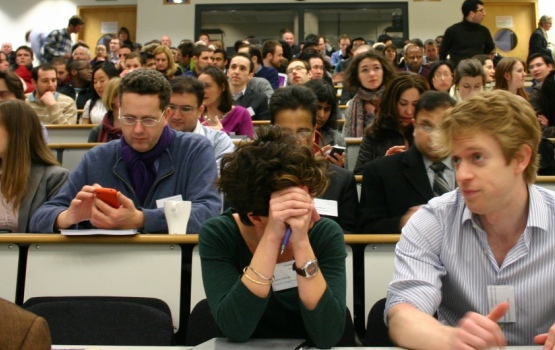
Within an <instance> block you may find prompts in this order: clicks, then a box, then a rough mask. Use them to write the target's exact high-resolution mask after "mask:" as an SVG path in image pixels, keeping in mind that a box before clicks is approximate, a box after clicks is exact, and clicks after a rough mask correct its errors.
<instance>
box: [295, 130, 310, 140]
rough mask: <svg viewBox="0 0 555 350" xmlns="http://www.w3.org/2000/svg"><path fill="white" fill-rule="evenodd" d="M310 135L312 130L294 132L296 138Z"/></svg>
mask: <svg viewBox="0 0 555 350" xmlns="http://www.w3.org/2000/svg"><path fill="white" fill-rule="evenodd" d="M311 135H312V131H298V132H296V133H295V134H294V136H295V137H296V138H298V139H306V138H307V137H309V136H311Z"/></svg>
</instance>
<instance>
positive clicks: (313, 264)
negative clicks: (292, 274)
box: [293, 259, 320, 278]
mask: <svg viewBox="0 0 555 350" xmlns="http://www.w3.org/2000/svg"><path fill="white" fill-rule="evenodd" d="M293 271H296V272H297V274H298V275H300V276H303V277H305V278H312V277H314V276H316V274H317V273H318V271H320V267H319V266H318V260H316V259H314V260H308V261H307V262H306V264H304V266H303V267H301V268H300V269H298V268H297V267H296V266H295V263H293Z"/></svg>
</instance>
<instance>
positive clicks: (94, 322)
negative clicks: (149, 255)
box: [23, 296, 173, 346]
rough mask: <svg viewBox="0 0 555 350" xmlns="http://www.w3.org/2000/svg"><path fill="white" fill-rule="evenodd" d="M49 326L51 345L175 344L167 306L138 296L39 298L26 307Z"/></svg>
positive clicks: (25, 306) (33, 299)
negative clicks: (42, 318) (43, 319)
mask: <svg viewBox="0 0 555 350" xmlns="http://www.w3.org/2000/svg"><path fill="white" fill-rule="evenodd" d="M23 308H24V309H27V310H29V311H31V312H33V313H35V314H37V315H39V316H42V317H44V318H45V319H46V321H47V322H48V325H49V326H50V333H51V335H52V343H53V344H60V345H67V344H80V345H137V346H139V345H144V346H146V345H158V346H163V345H173V324H172V318H171V311H170V309H169V307H168V305H167V304H166V303H165V302H163V301H162V300H159V299H154V298H137V297H96V296H92V297H89V296H86V297H36V298H31V299H29V300H27V301H26V302H25V303H24V304H23Z"/></svg>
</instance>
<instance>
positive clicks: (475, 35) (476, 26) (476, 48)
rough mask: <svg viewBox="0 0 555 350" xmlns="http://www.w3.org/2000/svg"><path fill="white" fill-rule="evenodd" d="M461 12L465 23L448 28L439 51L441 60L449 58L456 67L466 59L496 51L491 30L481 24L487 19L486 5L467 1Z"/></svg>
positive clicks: (475, 1) (474, 0)
mask: <svg viewBox="0 0 555 350" xmlns="http://www.w3.org/2000/svg"><path fill="white" fill-rule="evenodd" d="M461 10H462V13H463V21H462V22H459V23H456V24H453V25H452V26H451V27H449V28H447V30H446V31H445V35H444V36H443V41H442V42H441V47H440V51H439V59H440V60H442V61H445V60H446V59H447V56H449V59H450V60H451V62H453V66H454V67H456V66H457V65H458V64H459V62H460V61H461V60H463V59H465V58H471V57H474V56H476V55H479V54H486V55H488V54H489V53H490V52H492V51H493V50H494V49H495V44H494V42H493V38H492V37H491V33H490V32H489V29H488V28H486V27H484V26H483V25H481V24H480V23H482V21H483V20H484V17H486V9H485V8H484V3H483V2H482V1H480V0H465V1H464V2H463V4H462V8H461Z"/></svg>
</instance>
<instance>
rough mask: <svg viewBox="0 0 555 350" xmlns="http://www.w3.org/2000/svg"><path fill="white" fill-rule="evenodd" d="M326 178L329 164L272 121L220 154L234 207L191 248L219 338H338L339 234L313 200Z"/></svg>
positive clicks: (341, 311) (321, 342) (341, 309)
mask: <svg viewBox="0 0 555 350" xmlns="http://www.w3.org/2000/svg"><path fill="white" fill-rule="evenodd" d="M328 182H329V174H328V162H327V161H326V160H325V159H323V158H315V157H314V154H313V153H312V151H311V150H310V149H309V148H308V147H304V146H302V145H300V144H299V143H298V142H297V139H296V137H295V136H293V135H292V134H291V133H282V131H281V129H280V128H279V126H269V127H262V128H260V129H258V138H257V139H255V140H253V141H243V142H241V144H240V145H239V146H238V147H237V149H236V150H235V151H234V152H233V153H229V154H226V155H225V156H224V157H223V159H222V163H221V174H220V179H219V181H218V184H219V187H220V190H221V191H222V192H223V193H224V195H225V196H226V199H227V200H228V201H229V202H230V203H231V207H232V208H233V209H230V210H228V211H226V212H224V213H223V214H222V215H221V216H219V217H215V218H212V219H209V220H208V221H206V223H205V224H204V225H203V226H202V227H201V229H200V232H199V248H200V257H201V262H202V278H203V282H204V287H205V291H206V296H207V299H208V303H209V305H210V309H211V311H212V314H213V315H214V318H215V321H216V323H217V324H218V328H219V329H220V330H221V332H222V333H223V335H224V336H226V337H228V338H230V339H231V340H232V341H237V342H244V341H247V340H248V339H250V338H268V337H270V338H298V339H309V340H310V341H311V342H312V343H313V344H314V345H315V346H317V347H322V348H329V347H332V346H334V345H335V344H336V343H337V342H338V341H339V339H340V338H341V335H342V334H343V328H344V324H345V319H346V306H345V278H346V277H345V244H344V240H343V231H342V230H341V227H339V225H338V224H336V223H335V222H333V221H332V220H329V219H327V218H320V216H319V215H318V213H317V212H316V210H315V208H314V203H313V198H314V197H315V196H317V195H318V194H320V193H322V192H323V191H324V190H325V189H326V187H327V186H328ZM286 231H287V232H288V233H289V234H290V238H289V241H288V244H286V245H284V244H283V242H284V236H285V235H286ZM283 247H285V249H283Z"/></svg>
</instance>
